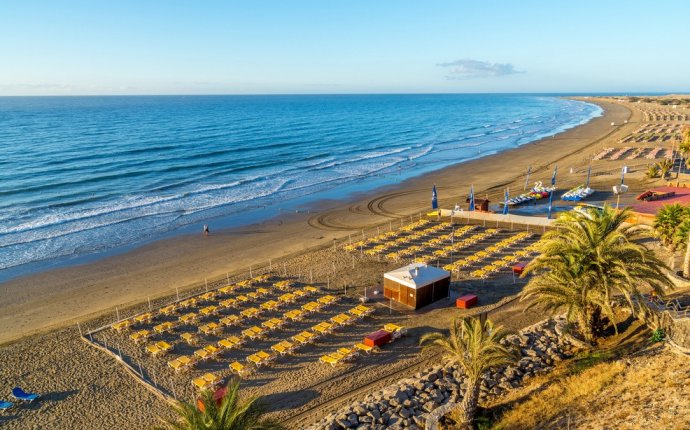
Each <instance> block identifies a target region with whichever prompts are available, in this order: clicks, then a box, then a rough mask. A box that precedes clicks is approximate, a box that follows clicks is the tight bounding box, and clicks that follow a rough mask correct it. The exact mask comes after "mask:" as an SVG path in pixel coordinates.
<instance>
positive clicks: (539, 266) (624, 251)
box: [520, 205, 673, 342]
mask: <svg viewBox="0 0 690 430" xmlns="http://www.w3.org/2000/svg"><path fill="white" fill-rule="evenodd" d="M628 217H630V210H629V209H628V208H626V209H624V210H622V211H617V210H615V209H613V208H611V207H610V206H608V205H606V206H604V208H603V210H597V209H594V208H592V209H590V210H588V211H586V212H584V213H579V212H575V211H571V212H566V213H564V214H563V215H561V217H560V218H559V219H558V220H556V222H555V227H556V229H555V230H551V231H549V232H547V233H546V234H545V235H544V236H543V238H542V240H541V242H540V245H539V250H540V251H541V255H539V256H538V257H537V258H535V259H534V260H533V261H532V262H530V263H529V264H528V265H527V267H526V268H525V271H524V273H523V276H525V275H527V274H535V275H536V276H535V277H534V278H533V279H532V280H530V282H529V283H528V285H527V286H526V287H525V288H524V289H523V290H522V292H521V293H520V296H521V300H532V301H533V302H532V303H530V306H536V305H542V306H545V307H546V308H547V309H550V310H561V309H564V310H565V311H566V315H567V317H568V319H569V321H570V322H574V323H577V324H578V328H579V330H580V331H581V333H582V335H583V336H584V338H585V340H587V341H588V342H592V341H593V340H594V339H595V338H596V337H597V336H598V335H600V333H601V330H602V328H603V327H604V320H603V317H608V319H609V320H610V321H611V322H612V323H613V325H614V329H616V331H617V327H616V324H615V319H614V314H613V308H612V306H611V302H612V298H613V296H614V295H615V294H619V295H621V296H622V297H623V298H624V300H625V303H626V305H627V306H628V307H629V308H630V310H631V312H633V315H634V314H635V313H636V312H637V310H638V309H639V307H641V306H642V303H643V302H642V301H641V300H640V298H641V293H640V286H643V285H644V286H647V287H648V288H651V289H652V290H654V291H655V292H656V293H657V294H659V295H663V292H664V291H663V290H664V287H669V288H672V287H673V284H672V282H671V280H670V279H669V278H668V275H667V274H666V272H665V271H664V270H665V269H667V267H666V265H665V264H664V263H663V262H662V261H661V260H659V259H658V258H657V257H656V256H655V255H654V253H653V252H652V251H651V250H649V249H647V248H646V247H645V246H644V245H643V244H641V243H639V242H636V241H635V239H638V238H640V237H642V234H643V232H642V231H641V229H639V228H637V226H634V225H629V224H625V220H626V219H627V218H628Z"/></svg>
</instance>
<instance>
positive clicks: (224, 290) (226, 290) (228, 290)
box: [218, 285, 237, 294]
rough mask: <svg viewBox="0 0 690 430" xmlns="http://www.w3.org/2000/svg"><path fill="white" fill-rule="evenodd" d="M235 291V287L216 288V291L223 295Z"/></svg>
mask: <svg viewBox="0 0 690 430" xmlns="http://www.w3.org/2000/svg"><path fill="white" fill-rule="evenodd" d="M236 289H237V285H226V286H224V287H221V288H218V291H220V292H221V293H223V294H230V293H232V292H233V291H234V290H236Z"/></svg>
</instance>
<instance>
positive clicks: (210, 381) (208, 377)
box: [192, 373, 220, 390]
mask: <svg viewBox="0 0 690 430" xmlns="http://www.w3.org/2000/svg"><path fill="white" fill-rule="evenodd" d="M219 380H220V378H218V377H217V376H216V375H214V374H213V373H206V374H205V375H203V376H200V377H198V378H194V379H192V386H193V387H194V388H196V389H198V390H207V389H209V388H213V387H214V386H215V385H216V383H217V382H218V381H219Z"/></svg>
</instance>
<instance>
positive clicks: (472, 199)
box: [468, 185, 474, 211]
mask: <svg viewBox="0 0 690 430" xmlns="http://www.w3.org/2000/svg"><path fill="white" fill-rule="evenodd" d="M468 210H470V211H473V210H474V185H470V207H469V209H468Z"/></svg>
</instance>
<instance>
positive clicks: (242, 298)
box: [235, 294, 249, 303]
mask: <svg viewBox="0 0 690 430" xmlns="http://www.w3.org/2000/svg"><path fill="white" fill-rule="evenodd" d="M235 299H236V300H237V301H238V302H239V303H246V302H248V301H249V297H247V296H245V295H244V294H240V295H239V296H237V297H235Z"/></svg>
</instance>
